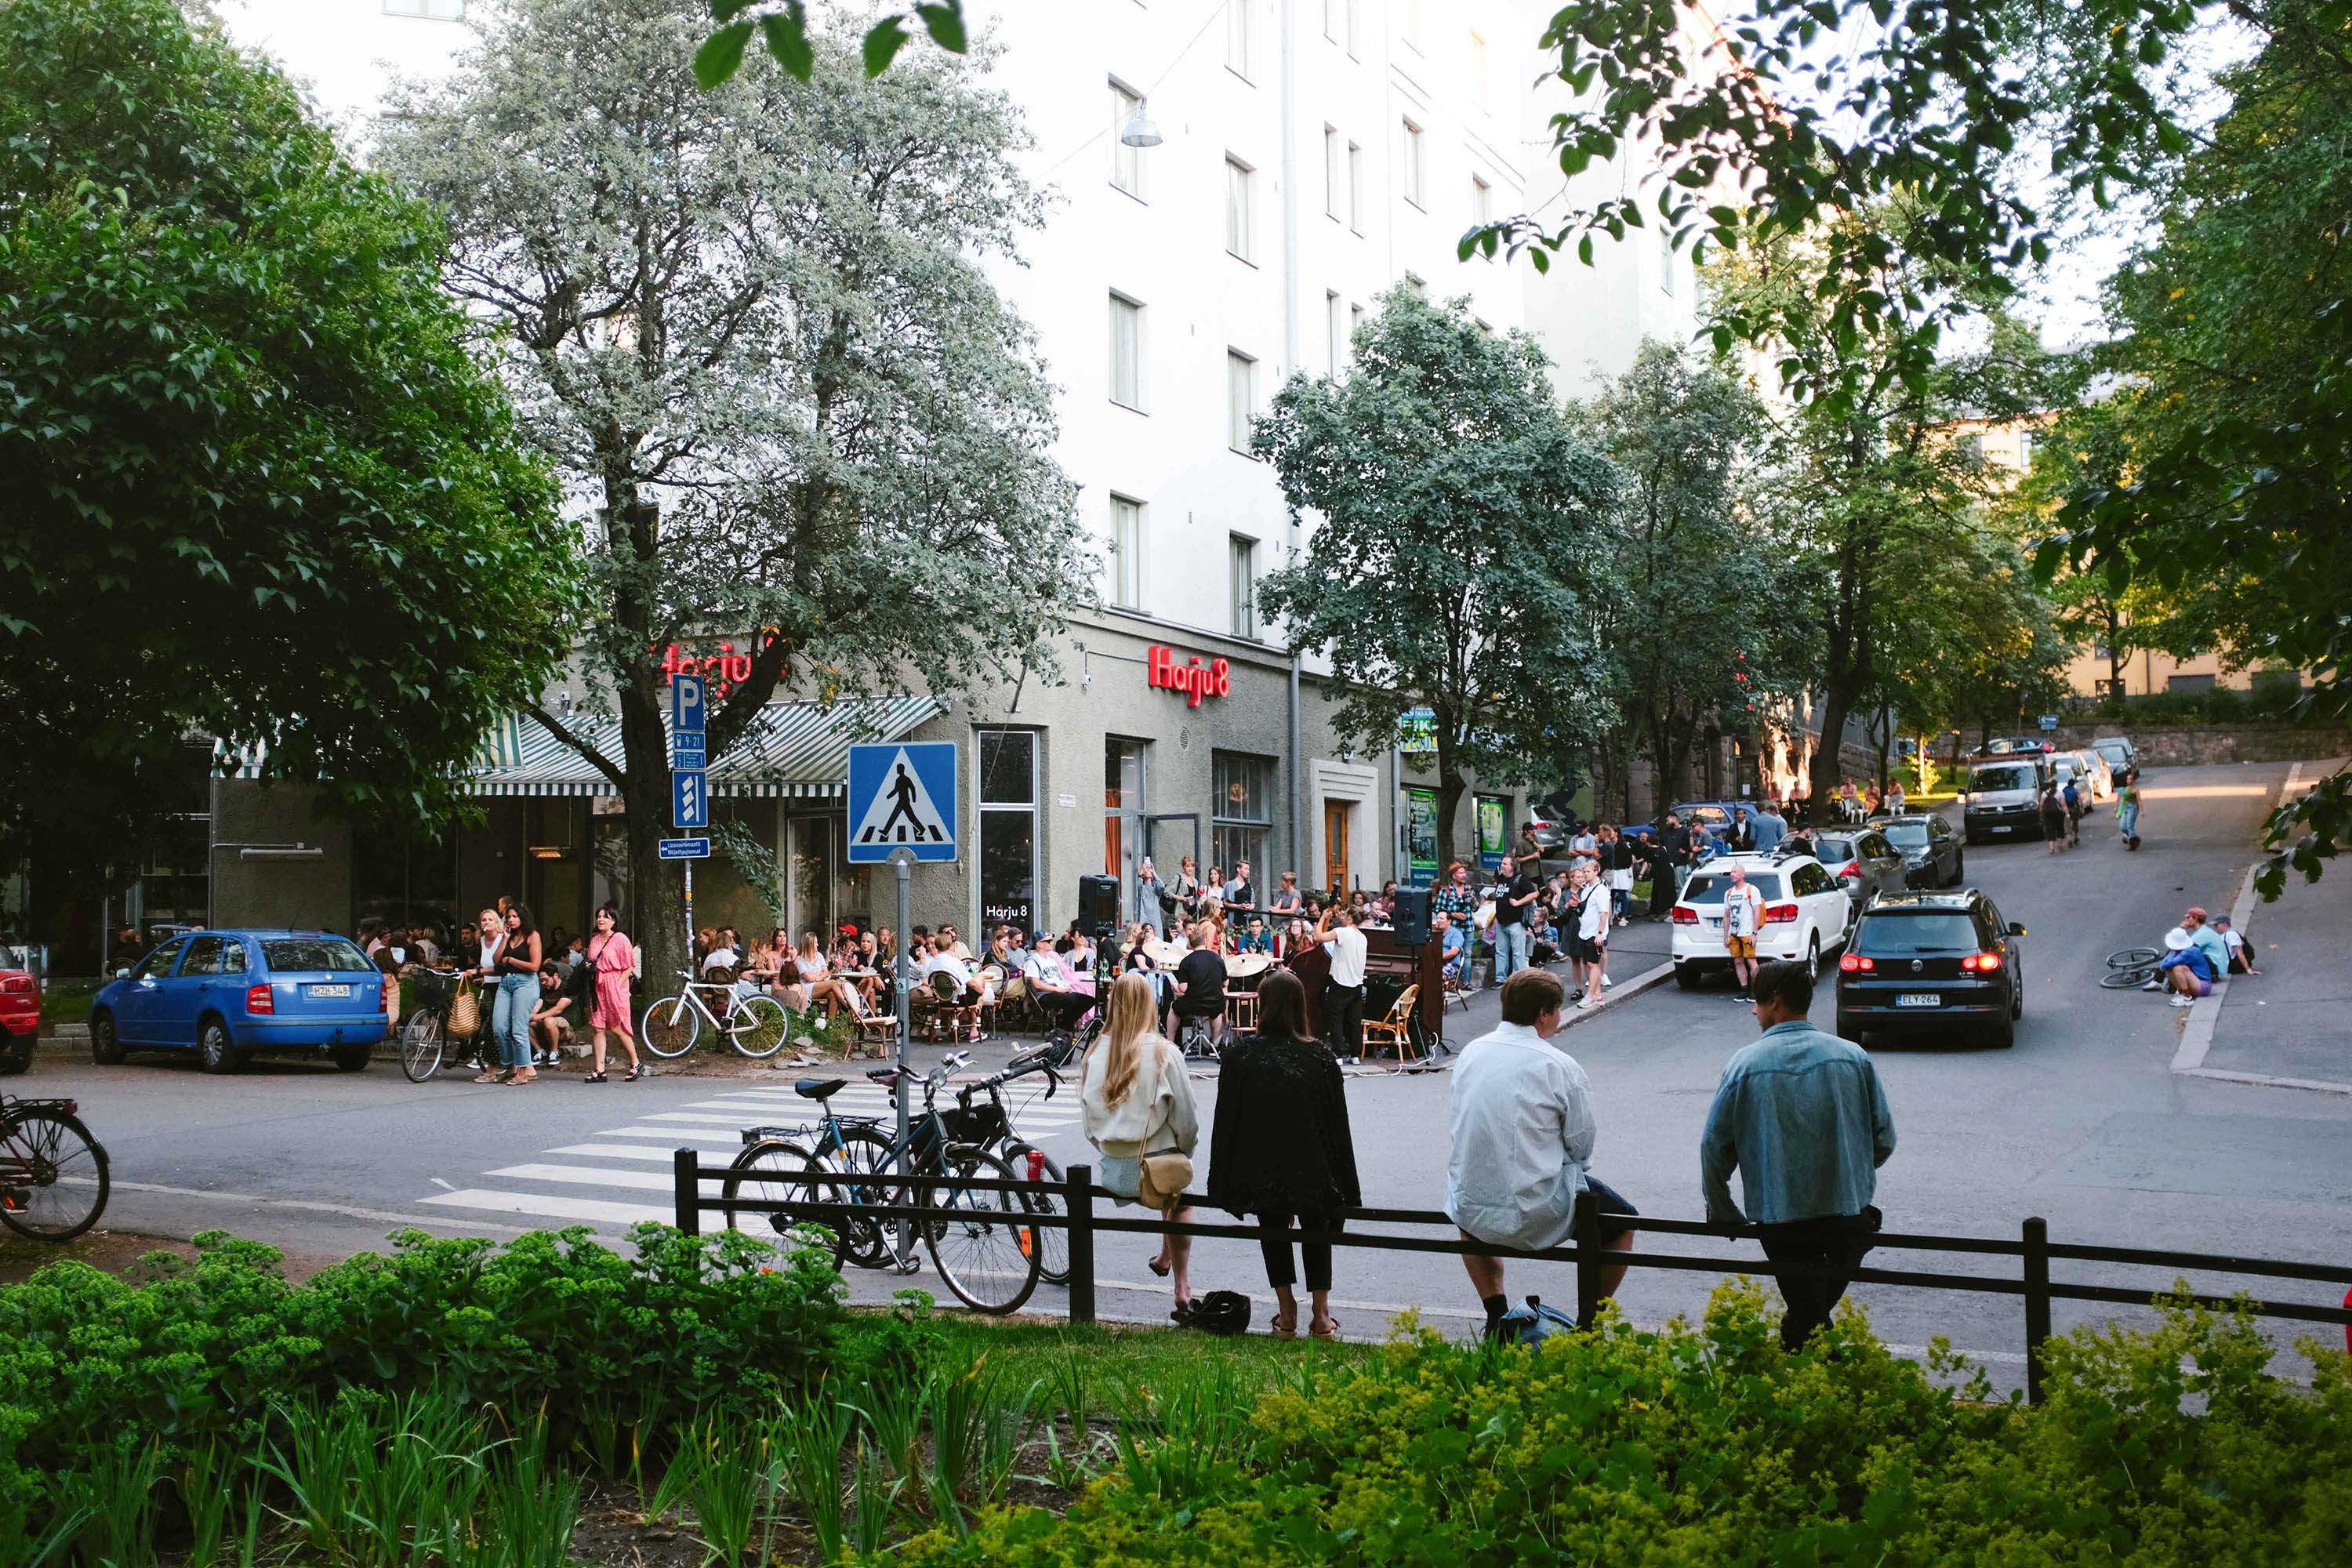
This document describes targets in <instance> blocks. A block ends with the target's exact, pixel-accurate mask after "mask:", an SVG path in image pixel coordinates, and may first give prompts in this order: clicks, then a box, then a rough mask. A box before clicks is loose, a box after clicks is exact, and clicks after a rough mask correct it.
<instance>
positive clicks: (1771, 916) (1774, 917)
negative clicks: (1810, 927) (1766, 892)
mask: <svg viewBox="0 0 2352 1568" xmlns="http://www.w3.org/2000/svg"><path fill="white" fill-rule="evenodd" d="M1796 919H1797V906H1796V905H1794V904H1767V905H1765V906H1764V923H1765V924H1766V925H1768V926H1773V925H1790V924H1793V923H1794V922H1795V921H1796Z"/></svg>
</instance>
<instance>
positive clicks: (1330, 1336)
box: [1307, 1318, 1339, 1344]
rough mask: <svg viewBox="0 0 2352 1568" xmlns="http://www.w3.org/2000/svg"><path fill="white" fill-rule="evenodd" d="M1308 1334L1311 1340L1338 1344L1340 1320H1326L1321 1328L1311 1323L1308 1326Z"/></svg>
mask: <svg viewBox="0 0 2352 1568" xmlns="http://www.w3.org/2000/svg"><path fill="white" fill-rule="evenodd" d="M1307 1337H1308V1338H1310V1339H1318V1340H1323V1341H1326V1342H1330V1343H1335V1344H1336V1343H1337V1342H1339V1319H1337V1318H1326V1319H1324V1320H1323V1321H1322V1324H1321V1325H1320V1326H1318V1325H1315V1324H1312V1323H1310V1324H1308V1325H1307Z"/></svg>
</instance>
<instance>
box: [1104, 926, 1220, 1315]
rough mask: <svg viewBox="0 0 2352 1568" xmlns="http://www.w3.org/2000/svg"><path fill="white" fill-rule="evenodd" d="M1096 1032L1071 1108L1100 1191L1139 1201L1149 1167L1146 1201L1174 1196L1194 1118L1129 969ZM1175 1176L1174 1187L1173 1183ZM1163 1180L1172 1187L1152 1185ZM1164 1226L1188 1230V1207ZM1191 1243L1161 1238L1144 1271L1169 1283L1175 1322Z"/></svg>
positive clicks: (1187, 1297)
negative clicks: (1081, 1121) (1096, 1164)
mask: <svg viewBox="0 0 2352 1568" xmlns="http://www.w3.org/2000/svg"><path fill="white" fill-rule="evenodd" d="M1105 1012H1106V1013H1107V1015H1108V1016H1107V1018H1106V1020H1105V1025H1104V1027H1103V1029H1102V1031H1101V1032H1100V1033H1099V1034H1097V1035H1096V1036H1095V1037H1094V1038H1093V1039H1092V1040H1091V1041H1089V1042H1088V1043H1087V1054H1086V1058H1085V1059H1084V1060H1082V1061H1081V1062H1080V1063H1079V1064H1078V1104H1079V1107H1080V1109H1081V1111H1082V1113H1083V1115H1084V1117H1085V1121H1086V1133H1087V1142H1090V1143H1092V1144H1093V1145H1094V1146H1095V1148H1096V1149H1097V1151H1099V1152H1101V1154H1102V1166H1101V1171H1100V1177H1101V1181H1102V1184H1103V1185H1104V1187H1106V1188H1107V1189H1108V1190H1109V1192H1110V1194H1111V1195H1112V1196H1114V1197H1116V1198H1117V1199H1118V1201H1119V1202H1120V1203H1121V1204H1129V1203H1135V1202H1139V1201H1140V1200H1141V1199H1142V1197H1143V1188H1144V1186H1145V1185H1146V1182H1145V1175H1146V1169H1145V1167H1146V1166H1147V1165H1148V1166H1150V1174H1151V1176H1152V1177H1153V1187H1154V1193H1153V1195H1154V1196H1155V1197H1157V1196H1163V1195H1164V1196H1168V1197H1171V1198H1174V1197H1178V1196H1181V1193H1182V1191H1183V1189H1184V1187H1185V1186H1186V1185H1188V1184H1190V1183H1191V1180H1192V1151H1193V1150H1194V1149H1195V1148H1197V1147H1198V1146H1199V1144H1200V1142H1201V1119H1200V1114H1199V1112H1198V1111H1197V1110H1195V1109H1194V1108H1193V1104H1192V1080H1191V1079H1188V1078H1187V1077H1185V1075H1184V1058H1183V1056H1182V1055H1181V1053H1180V1052H1179V1051H1178V1050H1177V1049H1176V1047H1175V1044H1174V1042H1173V1041H1171V1040H1170V1039H1169V1038H1168V1037H1167V1036H1165V1035H1162V1034H1160V1032H1159V1031H1158V1030H1157V1029H1155V1028H1153V1027H1152V1024H1153V1021H1154V1020H1153V1016H1152V1014H1153V1003H1152V995H1151V982H1150V981H1149V980H1146V979H1145V978H1144V977H1143V975H1142V974H1141V973H1139V972H1137V971H1134V970H1129V972H1128V973H1125V974H1122V975H1120V976H1119V977H1118V980H1117V981H1115V982H1113V983H1112V984H1111V988H1110V1003H1109V1005H1108V1007H1107V1008H1106V1009H1105ZM1179 1175H1181V1177H1182V1178H1183V1179H1182V1180H1181V1181H1175V1180H1173V1178H1174V1177H1176V1176H1179ZM1163 1178H1165V1179H1167V1180H1168V1181H1171V1182H1172V1185H1167V1184H1160V1182H1161V1180H1162V1179H1163ZM1166 1213H1167V1218H1168V1222H1169V1223H1170V1224H1171V1225H1190V1224H1191V1223H1192V1207H1191V1205H1176V1204H1171V1205H1170V1206H1169V1208H1168V1209H1167V1211H1166ZM1144 1267H1146V1268H1150V1270H1151V1272H1152V1273H1154V1274H1156V1275H1158V1276H1160V1278H1161V1279H1166V1278H1168V1276H1169V1275H1170V1274H1171V1272H1172V1273H1173V1274H1174V1275H1175V1277H1176V1310H1175V1312H1174V1313H1173V1314H1172V1315H1173V1316H1174V1318H1175V1319H1176V1321H1178V1322H1180V1323H1181V1322H1182V1321H1185V1320H1186V1319H1187V1318H1189V1317H1190V1316H1191V1315H1192V1237H1189V1236H1168V1237H1162V1238H1161V1239H1160V1255H1159V1256H1158V1257H1156V1258H1148V1259H1146V1260H1145V1263H1144Z"/></svg>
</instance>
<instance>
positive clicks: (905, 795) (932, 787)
mask: <svg viewBox="0 0 2352 1568" xmlns="http://www.w3.org/2000/svg"><path fill="white" fill-rule="evenodd" d="M956 821H957V812H956V746H955V742H952V741H924V742H889V743H887V744H884V745H878V746H852V747H850V748H849V859H850V863H851V864H852V865H861V866H872V865H879V864H881V863H883V862H885V861H887V860H888V859H889V858H890V852H891V851H892V850H894V849H905V850H907V851H908V852H909V853H910V854H912V855H913V856H914V858H916V859H918V860H953V859H954V858H956Z"/></svg>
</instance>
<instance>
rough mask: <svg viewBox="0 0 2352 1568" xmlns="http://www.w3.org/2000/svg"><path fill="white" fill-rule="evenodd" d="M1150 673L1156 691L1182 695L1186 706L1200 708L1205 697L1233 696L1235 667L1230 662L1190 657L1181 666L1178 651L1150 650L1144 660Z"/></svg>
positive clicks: (1189, 655) (1193, 655)
mask: <svg viewBox="0 0 2352 1568" xmlns="http://www.w3.org/2000/svg"><path fill="white" fill-rule="evenodd" d="M1144 664H1145V667H1146V668H1147V669H1148V671H1149V675H1148V677H1147V679H1148V680H1149V682H1150V685H1151V686H1152V687H1154V688H1155V689H1156V688H1160V687H1165V688H1167V689H1169V690H1171V691H1181V692H1183V693H1184V695H1185V698H1186V701H1185V704H1184V705H1185V706H1186V707H1188V708H1198V707H1199V706H1200V705H1201V699H1202V698H1203V697H1231V696H1232V695H1233V694H1234V676H1233V666H1232V664H1231V663H1229V662H1228V661H1226V660H1224V659H1222V658H1219V659H1212V660H1211V661H1210V662H1209V663H1207V664H1202V662H1201V656H1200V655H1198V654H1188V655H1186V656H1185V660H1184V662H1183V663H1182V664H1179V663H1177V662H1176V650H1175V649H1174V648H1170V647H1160V646H1159V645H1158V644H1157V643H1154V644H1153V645H1152V647H1151V650H1150V658H1147V659H1146V660H1145V661H1144Z"/></svg>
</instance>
